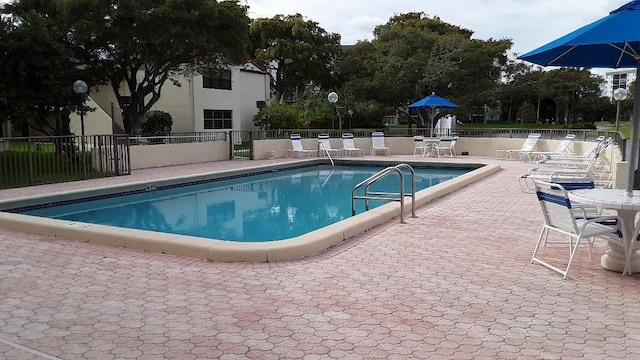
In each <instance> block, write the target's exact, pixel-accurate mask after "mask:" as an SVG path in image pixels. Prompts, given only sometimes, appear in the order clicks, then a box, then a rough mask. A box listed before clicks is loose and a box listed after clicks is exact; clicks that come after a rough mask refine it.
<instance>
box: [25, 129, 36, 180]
mask: <svg viewBox="0 0 640 360" xmlns="http://www.w3.org/2000/svg"><path fill="white" fill-rule="evenodd" d="M27 154H29V156H28V159H29V185H34V184H35V181H34V178H33V177H34V174H33V152H32V151H31V137H28V138H27Z"/></svg>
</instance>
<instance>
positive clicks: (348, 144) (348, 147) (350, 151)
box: [342, 133, 364, 156]
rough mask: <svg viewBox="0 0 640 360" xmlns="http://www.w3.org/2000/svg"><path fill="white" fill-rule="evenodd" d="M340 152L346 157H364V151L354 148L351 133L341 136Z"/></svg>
mask: <svg viewBox="0 0 640 360" xmlns="http://www.w3.org/2000/svg"><path fill="white" fill-rule="evenodd" d="M342 151H343V152H344V154H345V155H346V156H353V155H364V149H360V148H357V147H356V145H355V143H354V142H353V134H351V133H344V134H342Z"/></svg>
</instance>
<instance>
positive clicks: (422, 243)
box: [0, 156, 640, 360]
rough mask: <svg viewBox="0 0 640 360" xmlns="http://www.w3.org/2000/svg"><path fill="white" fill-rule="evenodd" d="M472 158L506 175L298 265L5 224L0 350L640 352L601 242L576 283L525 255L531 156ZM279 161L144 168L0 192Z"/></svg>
mask: <svg viewBox="0 0 640 360" xmlns="http://www.w3.org/2000/svg"><path fill="white" fill-rule="evenodd" d="M394 158H397V159H398V160H399V161H402V160H406V159H412V160H414V159H415V158H414V157H411V156H404V157H403V156H394ZM429 160H430V161H451V160H450V159H429ZM463 160H470V161H474V162H486V163H495V162H499V163H500V164H501V165H502V167H503V170H502V171H500V172H499V173H497V174H494V175H492V176H490V177H488V178H486V179H484V180H481V181H479V182H477V183H475V184H473V185H470V186H467V187H465V188H463V189H462V190H460V191H458V192H456V193H454V194H450V195H447V196H445V197H443V198H440V199H438V200H436V201H434V202H432V203H430V204H427V205H426V206H424V207H421V208H419V209H418V211H417V213H418V214H417V215H418V217H417V218H410V217H407V218H406V221H407V224H399V223H398V221H393V222H389V223H387V224H385V225H383V226H380V227H378V228H375V229H374V230H372V231H369V232H367V233H364V234H361V235H359V236H357V237H355V238H353V239H351V240H349V241H347V242H345V243H343V244H341V245H339V246H336V247H334V248H331V249H329V250H328V251H326V252H324V253H322V254H319V255H317V256H314V257H310V258H307V259H302V260H298V261H289V262H279V263H264V264H244V263H211V262H204V261H199V260H193V259H188V258H180V257H174V256H167V255H161V254H150V253H143V252H138V251H135V250H130V249H122V248H112V247H105V246H99V245H93V244H88V243H79V242H73V241H67V240H63V239H56V238H50V237H43V236H37V235H29V234H22V233H16V232H10V231H6V230H2V229H0V249H1V251H0V358H1V359H65V360H66V359H161V358H169V359H327V358H337V359H342V358H344V359H374V358H382V359H422V358H433V359H449V358H455V359H614V358H621V359H622V358H624V359H631V358H640V286H639V285H640V283H639V277H638V275H632V276H622V275H621V274H619V273H614V272H609V271H606V270H604V269H602V268H601V267H600V265H599V257H600V255H601V254H602V253H603V251H604V250H605V249H606V245H605V244H604V243H602V242H600V243H597V245H596V254H595V257H594V261H589V259H588V256H587V252H586V249H584V250H585V251H581V252H580V255H579V256H578V258H577V259H576V262H575V265H574V267H573V268H572V272H571V279H569V280H565V281H563V280H562V277H561V276H560V275H559V274H557V273H553V272H551V271H549V270H548V269H546V268H544V267H542V266H539V265H534V264H530V263H529V259H530V256H531V251H532V249H533V246H534V243H535V240H536V239H537V236H538V232H539V230H540V226H541V222H542V216H541V214H540V210H539V208H538V204H537V200H536V199H535V196H534V195H531V194H523V193H522V192H521V190H520V187H519V185H518V183H517V181H516V180H515V178H516V175H518V174H520V173H522V172H524V170H526V169H527V168H528V167H530V165H529V164H524V163H520V162H517V161H499V160H495V159H488V158H474V157H471V158H469V157H463V158H456V159H455V160H453V161H463ZM284 161H292V160H291V159H277V160H265V161H261V162H248V161H229V162H220V163H211V164H200V165H190V166H180V167H172V168H162V169H150V170H141V171H135V172H134V173H133V174H132V175H130V176H125V177H118V178H109V179H99V180H90V181H79V182H74V183H67V184H56V185H45V186H36V187H30V188H24V189H11V190H2V191H0V198H9V197H20V196H24V195H26V194H29V195H34V194H43V193H48V192H53V191H60V190H66V189H77V188H81V187H94V186H102V185H107V184H114V183H122V182H131V181H142V180H145V179H153V178H159V177H167V176H176V175H184V174H196V173H202V172H208V171H216V170H220V169H229V168H232V167H243V166H246V165H248V164H256V163H264V162H272V163H279V162H284ZM562 255H563V256H558V259H559V260H561V261H562V260H564V258H565V257H566V256H565V255H564V254H562Z"/></svg>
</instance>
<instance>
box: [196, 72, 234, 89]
mask: <svg viewBox="0 0 640 360" xmlns="http://www.w3.org/2000/svg"><path fill="white" fill-rule="evenodd" d="M202 87H203V88H205V89H222V90H231V70H213V69H211V70H208V71H207V72H206V73H203V74H202Z"/></svg>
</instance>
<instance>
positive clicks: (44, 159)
mask: <svg viewBox="0 0 640 360" xmlns="http://www.w3.org/2000/svg"><path fill="white" fill-rule="evenodd" d="M374 131H382V132H384V133H385V136H389V137H409V136H416V135H422V136H430V135H431V134H430V132H429V129H424V128H412V129H407V128H384V129H350V130H337V129H285V130H253V131H217V132H199V133H172V134H169V135H167V136H157V135H147V134H143V135H140V136H135V137H134V136H129V135H88V136H84V137H82V136H41V137H21V138H0V188H11V187H21V186H29V185H38V184H47V183H55V182H65V181H73V180H83V179H93V178H100V177H107V176H118V175H128V174H130V173H131V160H130V146H137V145H156V144H180V143H191V142H209V141H229V152H230V158H232V159H253V154H252V151H253V141H254V140H266V139H288V138H289V137H290V135H291V134H300V136H301V137H303V138H317V137H318V135H319V134H329V136H330V137H336V138H339V137H342V134H343V133H347V132H348V133H352V134H353V135H354V136H355V137H370V136H371V133H373V132H374ZM532 132H538V133H540V134H542V136H541V137H542V138H543V139H562V138H563V137H564V136H566V135H567V134H568V133H571V134H575V135H576V140H592V139H595V138H597V137H598V136H601V135H602V136H605V137H612V138H613V139H614V141H615V142H616V143H617V144H618V145H619V146H620V149H621V152H622V156H623V160H624V156H625V154H626V147H627V140H626V139H625V138H624V137H622V136H621V135H620V133H618V132H613V131H600V130H579V129H455V130H454V133H455V134H456V135H458V136H461V137H480V138H523V139H524V138H526V137H527V136H528V135H529V134H530V133H532ZM454 133H451V132H450V131H445V132H441V133H440V134H439V135H453V134H454Z"/></svg>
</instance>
